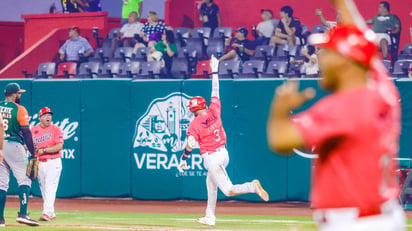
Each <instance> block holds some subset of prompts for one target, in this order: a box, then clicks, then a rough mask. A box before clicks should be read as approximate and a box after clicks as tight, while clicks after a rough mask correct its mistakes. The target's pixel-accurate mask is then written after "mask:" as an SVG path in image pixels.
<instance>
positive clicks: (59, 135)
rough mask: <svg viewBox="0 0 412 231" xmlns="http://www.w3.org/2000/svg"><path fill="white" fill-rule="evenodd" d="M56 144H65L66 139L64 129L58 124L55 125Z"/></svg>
mask: <svg viewBox="0 0 412 231" xmlns="http://www.w3.org/2000/svg"><path fill="white" fill-rule="evenodd" d="M54 144H63V145H64V139H63V134H62V131H61V130H60V128H59V127H57V126H54Z"/></svg>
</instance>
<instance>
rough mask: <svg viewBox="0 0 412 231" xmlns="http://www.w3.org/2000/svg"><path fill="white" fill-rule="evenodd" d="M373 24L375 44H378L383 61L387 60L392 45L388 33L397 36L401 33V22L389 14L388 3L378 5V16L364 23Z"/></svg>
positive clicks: (383, 2)
mask: <svg viewBox="0 0 412 231" xmlns="http://www.w3.org/2000/svg"><path fill="white" fill-rule="evenodd" d="M366 23H368V24H373V26H372V30H373V31H374V32H375V33H376V42H377V43H378V44H379V46H380V49H381V51H382V56H383V58H384V59H388V53H389V45H391V44H392V40H391V37H390V35H389V34H388V33H391V34H393V35H395V36H396V35H399V34H400V32H401V26H400V25H401V22H400V20H399V18H398V16H396V15H394V14H391V13H390V5H389V3H388V2H385V1H382V2H380V3H379V9H378V15H376V16H375V17H374V18H373V19H369V20H367V21H366Z"/></svg>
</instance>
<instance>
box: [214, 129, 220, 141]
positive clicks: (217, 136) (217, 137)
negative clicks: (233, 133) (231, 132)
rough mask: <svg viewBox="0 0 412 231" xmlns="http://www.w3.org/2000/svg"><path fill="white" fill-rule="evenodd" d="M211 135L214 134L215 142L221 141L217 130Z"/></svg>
mask: <svg viewBox="0 0 412 231" xmlns="http://www.w3.org/2000/svg"><path fill="white" fill-rule="evenodd" d="M213 134H215V136H216V138H215V140H216V141H220V140H221V138H220V135H219V129H216V130H214V131H213Z"/></svg>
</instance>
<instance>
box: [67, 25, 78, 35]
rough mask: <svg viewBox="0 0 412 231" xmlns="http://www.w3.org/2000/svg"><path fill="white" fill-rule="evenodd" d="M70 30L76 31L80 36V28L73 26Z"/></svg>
mask: <svg viewBox="0 0 412 231" xmlns="http://www.w3.org/2000/svg"><path fill="white" fill-rule="evenodd" d="M69 29H70V30H74V31H76V32H77V33H78V34H80V27H79V26H75V25H73V26H72V27H70V28H69Z"/></svg>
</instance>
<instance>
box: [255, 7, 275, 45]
mask: <svg viewBox="0 0 412 231" xmlns="http://www.w3.org/2000/svg"><path fill="white" fill-rule="evenodd" d="M260 12H261V13H262V20H263V21H262V22H260V23H259V24H258V25H257V27H256V42H257V44H258V45H267V44H269V41H270V37H272V35H273V32H274V31H275V25H273V21H272V18H273V12H272V10H270V9H262V10H261V11H260Z"/></svg>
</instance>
